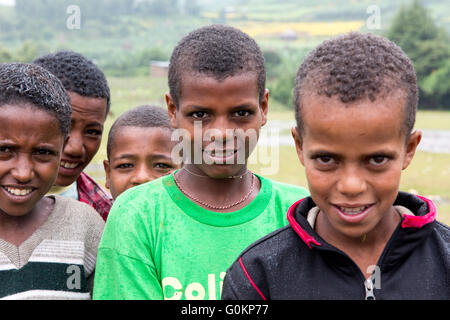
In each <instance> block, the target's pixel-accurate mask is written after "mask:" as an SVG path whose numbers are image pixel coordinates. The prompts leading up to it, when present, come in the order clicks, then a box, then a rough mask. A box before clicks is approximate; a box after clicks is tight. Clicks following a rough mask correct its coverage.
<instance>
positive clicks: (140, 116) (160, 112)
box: [106, 105, 174, 159]
mask: <svg viewBox="0 0 450 320" xmlns="http://www.w3.org/2000/svg"><path fill="white" fill-rule="evenodd" d="M123 127H139V128H163V129H167V130H169V131H173V130H174V129H173V128H172V126H171V125H170V118H169V114H168V113H167V109H164V108H161V107H157V106H151V105H143V106H139V107H135V108H132V109H130V110H128V111H126V112H124V113H122V114H121V115H120V116H119V117H118V118H117V119H116V121H114V123H113V125H112V126H111V129H110V130H109V134H108V143H107V145H106V154H107V157H108V159H109V157H110V155H111V149H112V147H113V144H114V139H115V136H116V134H117V132H118V131H119V129H120V128H123Z"/></svg>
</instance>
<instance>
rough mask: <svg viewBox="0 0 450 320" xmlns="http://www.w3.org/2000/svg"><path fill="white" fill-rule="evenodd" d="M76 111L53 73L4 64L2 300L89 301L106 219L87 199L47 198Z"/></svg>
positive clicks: (0, 85)
mask: <svg viewBox="0 0 450 320" xmlns="http://www.w3.org/2000/svg"><path fill="white" fill-rule="evenodd" d="M70 116H71V108H70V103H69V98H68V96H67V94H66V92H65V90H64V88H63V86H62V84H61V82H60V81H59V80H58V79H57V78H56V77H55V76H54V75H52V74H51V73H50V72H48V71H47V70H45V69H43V68H41V67H39V66H36V65H30V64H1V65H0V185H1V188H0V283H1V285H0V298H5V299H15V300H16V299H90V292H91V291H92V285H93V275H94V267H95V261H96V256H97V248H98V243H99V242H100V237H101V234H102V231H103V227H104V222H103V220H102V219H101V218H100V217H99V216H98V214H97V212H96V211H95V210H94V209H92V208H91V207H90V206H88V205H86V204H83V203H80V202H78V201H75V200H73V199H70V198H65V197H60V196H58V195H54V196H46V194H47V192H48V191H49V190H50V188H51V187H52V185H53V184H54V182H55V180H56V178H57V176H58V167H59V165H60V160H61V153H62V151H63V146H64V143H65V141H66V140H67V137H68V133H69V128H70Z"/></svg>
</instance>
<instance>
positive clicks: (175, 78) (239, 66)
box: [168, 25, 266, 108]
mask: <svg viewBox="0 0 450 320" xmlns="http://www.w3.org/2000/svg"><path fill="white" fill-rule="evenodd" d="M246 72H254V73H255V75H256V76H257V88H258V94H259V99H260V101H262V100H263V99H264V92H265V86H266V67H265V63H264V56H263V54H262V51H261V49H260V48H259V46H258V44H257V43H256V42H255V40H253V39H252V38H251V37H250V36H248V35H247V34H246V33H244V32H242V31H241V30H239V29H236V28H233V27H230V26H225V25H209V26H205V27H202V28H199V29H196V30H194V31H192V32H191V33H189V34H188V35H186V36H185V37H184V38H183V39H181V40H180V42H178V44H177V45H176V47H175V48H174V50H173V52H172V55H171V57H170V64H169V75H168V77H169V90H170V95H171V97H172V99H173V101H174V103H175V105H176V107H177V108H178V104H179V100H180V96H181V95H182V92H181V87H182V86H181V82H182V79H183V76H185V75H194V76H197V75H199V74H200V75H206V76H208V77H212V78H214V79H216V80H218V81H221V80H224V79H225V78H227V77H230V76H235V75H238V74H242V73H246Z"/></svg>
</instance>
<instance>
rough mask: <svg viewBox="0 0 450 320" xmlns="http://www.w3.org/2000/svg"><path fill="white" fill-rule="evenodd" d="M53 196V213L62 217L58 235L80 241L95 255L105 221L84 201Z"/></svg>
mask: <svg viewBox="0 0 450 320" xmlns="http://www.w3.org/2000/svg"><path fill="white" fill-rule="evenodd" d="M53 197H54V198H55V208H54V213H53V214H57V215H58V216H60V217H61V218H62V219H61V220H60V221H61V224H60V225H59V226H58V228H57V229H58V230H55V231H56V232H58V234H59V236H57V238H62V239H65V240H74V241H82V242H83V243H84V245H85V247H86V248H87V250H88V251H90V252H92V254H95V255H96V250H97V247H98V243H99V242H100V238H101V236H102V233H103V229H104V227H105V222H104V221H103V219H102V218H101V217H100V215H99V214H98V212H97V211H95V209H93V208H92V207H91V206H89V205H88V204H86V203H83V202H80V201H77V200H75V199H72V198H66V197H61V196H58V195H55V196H53Z"/></svg>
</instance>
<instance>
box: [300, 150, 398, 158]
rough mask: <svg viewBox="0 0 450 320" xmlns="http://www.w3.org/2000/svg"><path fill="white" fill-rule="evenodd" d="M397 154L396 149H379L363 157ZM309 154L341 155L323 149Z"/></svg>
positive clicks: (311, 155) (337, 156)
mask: <svg viewBox="0 0 450 320" xmlns="http://www.w3.org/2000/svg"><path fill="white" fill-rule="evenodd" d="M395 155H397V152H396V151H395V150H378V151H374V152H370V153H367V154H364V155H362V157H363V158H370V157H376V156H391V157H393V156H395ZM309 156H310V157H321V156H326V157H333V158H340V157H341V156H340V155H339V154H338V153H335V152H330V151H327V150H321V149H319V150H313V151H311V152H310V154H309Z"/></svg>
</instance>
